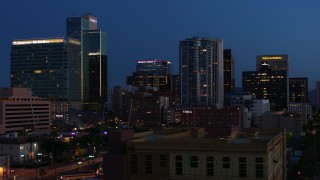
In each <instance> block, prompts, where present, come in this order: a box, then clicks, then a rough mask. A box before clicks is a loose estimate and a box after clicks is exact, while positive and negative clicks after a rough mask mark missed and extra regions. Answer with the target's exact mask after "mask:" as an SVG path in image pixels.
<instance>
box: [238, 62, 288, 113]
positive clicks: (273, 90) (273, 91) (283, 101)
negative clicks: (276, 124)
mask: <svg viewBox="0 0 320 180" xmlns="http://www.w3.org/2000/svg"><path fill="white" fill-rule="evenodd" d="M287 79H288V77H287V71H271V70H270V68H268V65H263V66H262V68H261V69H260V70H259V71H244V72H242V88H243V91H244V92H250V93H251V94H252V95H255V96H256V98H257V99H269V102H270V103H271V104H273V106H274V108H273V109H272V108H271V109H272V110H276V111H282V110H284V109H287V105H288V98H287V97H288V91H287V89H288V80H287Z"/></svg>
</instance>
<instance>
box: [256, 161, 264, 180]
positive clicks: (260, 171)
mask: <svg viewBox="0 0 320 180" xmlns="http://www.w3.org/2000/svg"><path fill="white" fill-rule="evenodd" d="M256 178H263V158H256Z"/></svg>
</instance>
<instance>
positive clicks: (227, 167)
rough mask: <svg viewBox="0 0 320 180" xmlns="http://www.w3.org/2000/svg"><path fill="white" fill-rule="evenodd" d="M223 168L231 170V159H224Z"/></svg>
mask: <svg viewBox="0 0 320 180" xmlns="http://www.w3.org/2000/svg"><path fill="white" fill-rule="evenodd" d="M222 168H224V169H230V157H222Z"/></svg>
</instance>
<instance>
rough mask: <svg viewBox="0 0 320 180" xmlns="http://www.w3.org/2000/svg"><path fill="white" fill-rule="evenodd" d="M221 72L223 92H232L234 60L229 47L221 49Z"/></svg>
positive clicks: (233, 89)
mask: <svg viewBox="0 0 320 180" xmlns="http://www.w3.org/2000/svg"><path fill="white" fill-rule="evenodd" d="M223 73H224V77H223V78H224V92H225V93H233V92H234V91H235V79H234V61H233V54H232V50H231V49H225V50H223Z"/></svg>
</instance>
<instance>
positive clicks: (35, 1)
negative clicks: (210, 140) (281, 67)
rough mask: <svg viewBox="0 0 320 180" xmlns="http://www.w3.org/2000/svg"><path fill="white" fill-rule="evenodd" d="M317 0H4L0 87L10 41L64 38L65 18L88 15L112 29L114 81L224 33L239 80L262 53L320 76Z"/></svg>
mask: <svg viewBox="0 0 320 180" xmlns="http://www.w3.org/2000/svg"><path fill="white" fill-rule="evenodd" d="M319 7H320V1H319V0H308V1H301V0H281V1H279V0H268V1H257V0H134V1H133V0H112V1H107V0H95V1H88V0H55V1H44V0H28V1H25V0H10V1H9V0H6V1H5V0H1V1H0V15H1V17H2V18H1V28H0V37H1V38H0V47H1V48H0V62H1V65H0V87H8V86H10V78H9V77H10V68H9V67H10V49H11V42H12V40H13V39H25V38H45V37H64V36H65V19H66V17H72V16H80V15H82V14H84V13H88V12H91V13H92V14H93V15H95V16H97V18H98V27H99V28H100V29H103V30H104V31H106V32H107V34H108V41H107V44H108V55H109V84H110V86H113V85H124V84H125V77H126V76H127V75H130V74H131V73H132V71H134V69H135V64H136V61H137V60H139V59H149V58H151V59H167V60H171V61H172V62H173V65H174V70H175V72H176V73H178V61H179V59H178V45H179V40H183V39H185V38H189V37H193V36H204V37H220V38H222V39H224V47H225V48H231V49H233V52H234V60H235V69H236V73H235V75H236V82H237V86H240V85H241V72H242V71H247V70H255V57H256V55H259V54H288V55H289V68H290V69H289V71H290V72H289V74H290V77H308V78H309V87H310V88H311V89H313V88H314V87H315V81H316V80H320V73H319V72H320V71H319V67H320V53H319V52H320V46H319V42H320V36H319V32H320V19H319V18H320V11H319Z"/></svg>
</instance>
